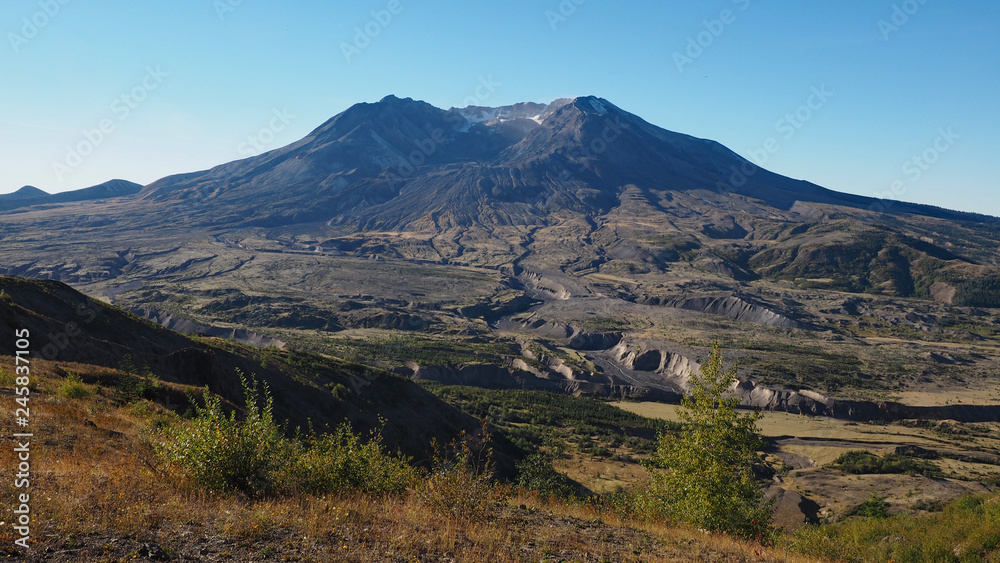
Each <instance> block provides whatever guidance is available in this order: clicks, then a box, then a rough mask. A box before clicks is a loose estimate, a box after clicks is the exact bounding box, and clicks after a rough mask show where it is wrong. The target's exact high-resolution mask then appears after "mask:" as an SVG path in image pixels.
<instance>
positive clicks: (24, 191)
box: [3, 186, 49, 199]
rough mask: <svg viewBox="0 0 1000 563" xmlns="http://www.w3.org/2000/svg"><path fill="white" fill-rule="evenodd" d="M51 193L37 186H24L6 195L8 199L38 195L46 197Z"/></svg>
mask: <svg viewBox="0 0 1000 563" xmlns="http://www.w3.org/2000/svg"><path fill="white" fill-rule="evenodd" d="M48 195H49V194H48V193H47V192H45V191H44V190H40V189H38V188H36V187H35V186H24V187H22V188H21V189H19V190H17V191H16V192H13V193H9V194H6V195H4V196H3V197H5V198H6V199H34V198H36V197H46V196H48Z"/></svg>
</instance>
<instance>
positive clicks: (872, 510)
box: [848, 493, 889, 518]
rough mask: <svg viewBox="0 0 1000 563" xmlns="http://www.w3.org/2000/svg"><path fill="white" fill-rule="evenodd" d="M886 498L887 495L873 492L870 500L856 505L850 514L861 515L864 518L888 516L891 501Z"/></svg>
mask: <svg viewBox="0 0 1000 563" xmlns="http://www.w3.org/2000/svg"><path fill="white" fill-rule="evenodd" d="M885 499H886V497H884V496H879V495H877V494H875V493H872V496H870V497H868V500H866V501H864V502H862V503H861V504H859V505H858V506H856V507H854V509H853V510H851V511H850V512H849V513H848V515H850V516H861V517H863V518H888V517H889V503H887V502H886V501H885Z"/></svg>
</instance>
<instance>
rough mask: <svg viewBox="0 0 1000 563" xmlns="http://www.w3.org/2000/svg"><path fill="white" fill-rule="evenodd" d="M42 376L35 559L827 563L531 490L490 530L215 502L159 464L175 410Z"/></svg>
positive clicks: (435, 517) (404, 502)
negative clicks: (70, 392)
mask: <svg viewBox="0 0 1000 563" xmlns="http://www.w3.org/2000/svg"><path fill="white" fill-rule="evenodd" d="M0 361H2V360H0ZM87 375H88V374H84V379H85V380H87ZM89 375H94V374H89ZM35 377H36V378H37V379H38V380H39V388H40V389H41V391H39V392H37V393H36V394H33V395H32V407H33V408H32V429H33V431H34V432H35V435H36V437H35V441H33V442H32V446H31V447H32V450H31V455H32V458H31V459H32V472H33V479H32V483H31V489H30V492H31V495H32V515H33V526H32V532H33V544H34V548H33V550H32V552H31V553H30V554H28V558H27V560H30V561H122V560H130V559H131V558H133V557H140V556H142V555H143V554H146V553H148V552H149V549H150V547H149V545H153V546H154V548H162V549H163V550H166V552H167V553H170V554H172V555H174V557H175V558H176V559H181V558H183V557H186V558H189V559H193V560H199V559H205V560H208V559H213V558H231V559H232V560H251V559H252V560H264V559H266V560H288V561H443V560H452V561H467V562H489V563H502V562H508V561H510V562H513V561H544V560H547V558H548V559H551V560H553V561H558V560H566V561H651V562H657V561H691V560H711V561H786V560H787V561H812V560H814V559H808V558H802V557H795V556H789V557H788V558H787V559H786V556H785V553H784V552H783V551H782V552H779V551H774V550H768V549H765V548H762V547H760V546H757V545H754V544H750V543H744V542H739V541H736V540H733V539H731V538H727V537H723V536H716V535H709V534H704V533H701V532H698V531H695V530H687V529H683V528H676V527H671V526H668V525H664V524H661V523H639V522H630V521H623V520H621V519H619V518H618V517H617V516H615V515H612V514H606V513H601V512H599V511H597V510H596V509H595V508H594V507H592V506H589V505H584V504H571V503H555V502H548V501H545V500H541V499H538V498H537V495H532V494H530V493H526V492H517V493H515V494H514V496H512V497H511V498H510V500H509V502H508V503H507V505H506V506H502V507H500V508H498V509H497V510H496V514H495V515H494V517H492V518H488V519H481V518H467V517H465V516H464V515H447V514H445V515H443V514H441V512H440V511H435V510H434V508H433V507H432V506H430V505H429V504H428V503H427V502H426V501H424V500H421V497H420V495H416V494H414V493H412V492H410V493H407V494H403V495H398V496H387V497H371V496H364V495H337V496H298V497H291V498H277V499H266V500H251V499H247V498H240V497H238V496H232V495H229V496H220V495H212V494H208V493H206V492H204V491H203V490H201V489H199V488H198V487H197V486H196V485H194V484H193V483H192V482H190V481H189V480H187V479H186V478H185V477H184V476H183V475H181V474H179V473H178V472H177V471H175V470H174V469H173V468H171V467H170V466H167V465H165V464H164V463H163V462H162V461H160V460H159V459H158V458H157V457H156V455H155V453H154V451H153V447H152V445H151V441H152V440H155V434H154V433H153V432H152V430H151V426H152V423H153V421H155V420H157V418H159V419H161V420H162V419H163V418H166V416H167V415H166V414H165V411H164V409H163V408H162V407H160V406H158V405H155V404H152V403H140V404H132V405H121V406H116V405H114V404H113V402H112V401H111V400H110V399H109V398H108V397H107V395H101V394H96V393H95V394H94V395H92V396H91V397H90V398H85V399H67V398H64V397H61V396H58V395H57V394H55V393H54V392H47V391H45V390H46V389H51V390H54V389H56V388H57V387H58V383H59V382H60V379H61V378H60V376H58V375H56V374H55V372H54V370H53V369H52V366H50V365H46V366H39V367H38V368H37V369H36V372H35ZM0 399H3V400H11V397H10V396H9V395H3V396H0ZM87 421H90V422H91V423H93V424H88V423H87ZM13 458H14V454H13V451H12V448H10V447H5V448H3V449H0V467H4V468H9V467H12V466H13V462H14V459H13ZM14 492H15V490H14V489H13V486H12V484H11V482H10V481H9V480H5V482H4V483H3V484H2V485H0V502H3V503H4V505H8V506H9V505H10V504H11V503H12V502H13V498H14ZM11 531H12V530H11V529H10V527H9V524H7V523H5V524H3V525H0V556H3V555H4V554H7V553H14V552H15V550H13V545H12V541H13V534H12V533H11ZM144 546H145V547H144ZM44 550H48V551H47V552H46V551H44ZM227 554H228V555H227Z"/></svg>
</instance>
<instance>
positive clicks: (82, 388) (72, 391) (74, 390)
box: [58, 373, 93, 399]
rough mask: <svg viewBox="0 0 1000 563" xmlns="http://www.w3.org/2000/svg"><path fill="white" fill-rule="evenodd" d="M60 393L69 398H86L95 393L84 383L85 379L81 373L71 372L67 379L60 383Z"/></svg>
mask: <svg viewBox="0 0 1000 563" xmlns="http://www.w3.org/2000/svg"><path fill="white" fill-rule="evenodd" d="M58 393H59V395H61V396H63V397H66V398H67V399H86V398H87V397H90V396H91V395H92V394H93V391H91V390H90V388H88V387H87V386H86V385H84V384H83V379H81V378H80V376H79V375H77V374H75V373H69V374H67V375H66V380H65V381H63V382H62V383H61V384H59V389H58Z"/></svg>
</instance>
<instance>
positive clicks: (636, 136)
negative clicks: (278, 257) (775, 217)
mask: <svg viewBox="0 0 1000 563" xmlns="http://www.w3.org/2000/svg"><path fill="white" fill-rule="evenodd" d="M626 186H636V187H638V188H639V189H640V190H642V191H644V192H649V191H650V190H679V191H683V192H687V193H691V192H698V191H709V192H714V193H716V194H718V195H722V196H727V197H731V196H737V197H742V198H752V199H759V200H762V201H763V202H765V203H766V204H768V205H769V206H772V207H775V208H777V209H781V210H784V211H788V210H791V209H792V208H793V206H794V205H795V204H796V203H820V204H831V205H839V206H846V207H852V208H858V209H863V210H868V209H881V208H883V207H888V208H889V210H890V212H891V213H892V214H894V215H899V214H904V213H908V214H919V215H925V216H930V217H941V218H948V219H956V220H967V221H981V222H997V221H1000V220H997V219H995V218H987V217H982V216H975V215H973V214H963V213H957V212H949V211H946V210H942V209H937V208H933V207H931V206H921V205H915V204H906V203H902V202H893V203H892V204H891V205H890V206H886V205H884V204H883V203H882V202H880V201H879V200H876V199H873V198H865V197H861V196H854V195H849V194H843V193H838V192H833V191H830V190H827V189H824V188H821V187H819V186H816V185H814V184H810V183H808V182H803V181H796V180H791V179H788V178H785V177H782V176H779V175H776V174H773V173H771V172H768V171H766V170H762V169H760V168H758V167H756V166H755V165H753V164H752V163H750V162H748V161H747V160H745V159H743V158H742V157H740V156H738V155H737V154H735V153H733V152H732V151H730V150H729V149H727V148H725V147H724V146H722V145H720V144H719V143H716V142H714V141H708V140H704V139H697V138H694V137H690V136H687V135H682V134H679V133H673V132H670V131H667V130H664V129H661V128H659V127H656V126H654V125H651V124H649V123H647V122H646V121H643V120H642V119H640V118H639V117H637V116H635V115H632V114H630V113H628V112H625V111H623V110H621V109H619V108H618V107H616V106H614V105H613V104H611V103H610V102H608V101H607V100H603V99H600V98H595V97H582V98H576V99H573V100H557V101H556V102H553V103H552V104H548V105H542V104H532V103H526V104H518V105H514V106H506V107H501V108H483V107H469V108H464V109H455V108H453V109H451V110H447V111H446V110H441V109H437V108H434V107H433V106H430V105H429V104H426V103H424V102H419V101H413V100H411V99H409V98H407V99H399V98H396V97H394V96H389V97H386V98H384V99H383V100H381V101H380V102H378V103H377V104H358V105H355V106H353V107H351V108H350V109H348V110H347V111H345V112H344V113H342V114H340V115H338V116H336V117H334V118H333V119H331V120H330V121H328V122H326V123H324V124H323V125H321V126H320V127H319V128H317V129H316V130H314V131H313V132H312V133H310V134H309V135H308V136H307V137H305V138H304V139H302V140H300V141H298V142H296V143H293V144H291V145H289V146H287V147H283V148H281V149H277V150H274V151H271V152H269V153H266V154H263V155H260V156H256V157H251V158H248V159H246V160H242V161H237V162H231V163H228V164H225V165H221V166H218V167H216V168H213V169H211V170H208V171H204V172H197V173H193V174H183V175H179V176H171V177H167V178H164V179H162V180H159V181H157V182H154V183H153V184H151V185H149V186H147V187H146V188H145V189H144V190H143V191H142V193H141V194H140V198H141V199H145V200H149V201H157V202H179V201H184V202H185V203H186V204H192V203H193V204H195V205H198V206H208V205H212V206H213V207H215V208H218V207H219V205H220V204H222V205H232V204H234V203H236V200H239V199H243V198H246V197H248V196H249V197H253V198H256V197H261V198H264V199H265V200H266V201H268V202H269V204H270V205H268V206H267V208H263V209H253V210H250V209H243V208H239V209H233V210H229V209H227V211H230V212H231V213H232V214H229V215H227V216H225V217H223V218H222V221H232V222H235V223H248V224H255V225H262V226H274V225H280V224H288V223H295V222H306V221H311V220H332V221H334V222H336V223H338V224H351V223H355V224H356V226H358V227H362V226H363V227H364V228H372V227H375V228H382V227H384V228H386V229H390V228H391V229H397V228H404V229H405V228H412V227H413V226H414V225H415V224H417V223H421V221H422V220H426V219H427V218H428V217H429V216H431V215H432V214H433V213H435V212H436V211H440V210H443V209H445V208H447V209H448V212H449V213H450V214H454V215H455V220H456V221H458V222H460V223H465V222H472V223H477V222H478V223H484V224H489V223H490V222H492V221H495V220H496V218H493V217H487V216H488V215H492V214H493V213H494V212H496V213H500V214H501V216H502V219H500V220H501V221H504V222H511V223H516V222H524V221H537V220H544V217H545V215H546V214H547V213H548V212H549V211H551V210H552V208H557V209H561V208H563V207H568V208H569V209H573V210H576V211H578V212H580V213H595V212H597V213H599V212H603V211H606V210H607V209H608V207H609V206H610V205H613V203H614V200H615V199H616V198H617V196H618V194H619V191H620V190H621V189H623V188H624V187H626ZM481 198H486V200H487V201H489V203H490V205H489V206H488V209H487V208H481V207H480V206H479V205H478V202H479V201H480V200H481ZM305 201H309V204H308V205H304V202H305ZM219 220H220V218H218V217H213V221H215V223H216V224H218V222H219Z"/></svg>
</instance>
